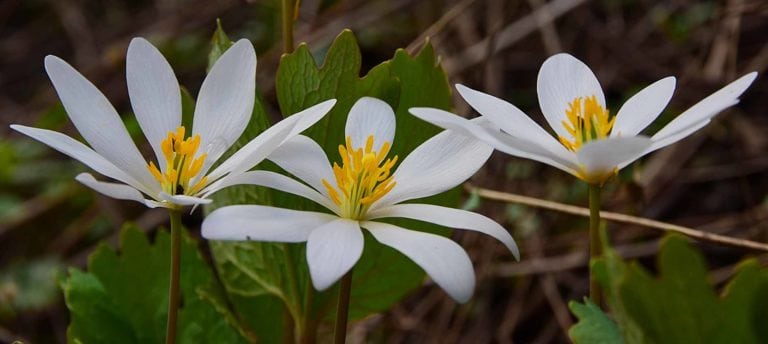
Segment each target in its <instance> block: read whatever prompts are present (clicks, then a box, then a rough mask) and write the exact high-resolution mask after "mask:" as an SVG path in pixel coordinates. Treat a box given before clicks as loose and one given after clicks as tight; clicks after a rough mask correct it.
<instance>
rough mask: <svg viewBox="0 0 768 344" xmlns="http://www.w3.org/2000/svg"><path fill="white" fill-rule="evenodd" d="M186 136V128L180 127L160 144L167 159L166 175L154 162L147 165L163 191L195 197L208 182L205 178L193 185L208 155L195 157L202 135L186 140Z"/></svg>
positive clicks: (169, 133)
mask: <svg viewBox="0 0 768 344" xmlns="http://www.w3.org/2000/svg"><path fill="white" fill-rule="evenodd" d="M184 134H185V129H184V127H178V128H176V131H175V132H174V131H170V132H168V136H167V137H166V138H165V140H163V142H161V143H160V148H161V149H162V151H163V157H165V173H163V172H161V171H160V169H159V168H157V166H156V165H155V163H154V162H152V161H150V162H149V164H148V165H147V168H148V169H149V172H150V173H152V176H153V177H155V179H156V180H157V182H158V183H160V185H161V186H162V188H163V191H164V192H166V193H168V194H170V195H193V194H195V193H196V192H197V191H200V189H201V188H202V187H203V186H205V184H206V182H207V177H203V178H200V179H199V180H197V181H196V182H194V184H192V182H193V180H194V178H195V177H196V176H197V175H198V174H199V173H200V170H202V168H203V163H204V162H205V157H206V154H200V156H198V157H195V155H196V154H197V149H198V148H200V135H195V136H193V137H190V138H184ZM190 184H192V185H190Z"/></svg>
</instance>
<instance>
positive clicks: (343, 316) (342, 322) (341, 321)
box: [333, 270, 352, 344]
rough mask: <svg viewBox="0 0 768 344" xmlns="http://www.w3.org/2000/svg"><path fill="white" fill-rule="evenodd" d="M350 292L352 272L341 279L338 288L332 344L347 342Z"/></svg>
mask: <svg viewBox="0 0 768 344" xmlns="http://www.w3.org/2000/svg"><path fill="white" fill-rule="evenodd" d="M351 290H352V270H349V272H347V274H346V275H344V277H342V278H341V286H340V288H339V303H338V304H337V306H336V328H335V332H334V334H333V342H334V343H336V344H344V343H345V342H346V340H347V317H348V314H349V295H350V291H351Z"/></svg>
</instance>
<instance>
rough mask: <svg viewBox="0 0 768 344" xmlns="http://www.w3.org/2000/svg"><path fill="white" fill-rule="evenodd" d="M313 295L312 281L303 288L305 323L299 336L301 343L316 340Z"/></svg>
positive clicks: (311, 343)
mask: <svg viewBox="0 0 768 344" xmlns="http://www.w3.org/2000/svg"><path fill="white" fill-rule="evenodd" d="M314 295H315V289H313V288H312V283H309V282H308V283H306V285H305V288H304V317H305V321H306V323H305V324H304V330H303V331H302V333H301V335H300V337H299V342H300V343H301V344H314V343H315V342H317V338H316V337H317V320H316V319H315V318H316V313H315V312H314V308H313V299H314Z"/></svg>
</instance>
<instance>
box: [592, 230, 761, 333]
mask: <svg viewBox="0 0 768 344" xmlns="http://www.w3.org/2000/svg"><path fill="white" fill-rule="evenodd" d="M606 251H607V253H606V255H605V257H604V258H603V259H600V260H598V261H596V262H595V263H594V264H593V270H594V272H595V274H596V275H597V278H598V280H599V281H600V283H601V285H602V286H603V288H604V289H606V294H607V299H608V304H609V306H610V307H611V309H612V311H613V313H614V315H615V317H616V320H617V322H618V323H619V326H620V328H621V331H622V335H623V336H624V339H625V340H626V341H627V343H759V342H761V338H768V328H766V326H764V325H765V324H764V321H765V319H766V317H768V270H766V269H761V268H760V266H759V265H758V264H757V262H756V261H754V260H747V261H745V262H743V263H742V264H741V265H740V267H739V268H738V271H737V273H736V275H735V276H734V277H733V278H732V279H731V280H730V282H729V283H728V284H727V285H726V287H725V289H724V291H723V292H722V294H721V295H719V296H718V294H717V293H716V292H715V290H714V289H713V288H712V286H711V285H710V284H709V282H708V280H707V270H706V265H705V262H704V259H703V257H702V255H701V254H700V253H699V252H698V251H696V250H695V249H694V248H692V247H691V246H690V244H689V243H688V242H687V241H686V239H684V238H682V237H680V236H677V235H672V236H669V237H667V238H665V239H664V241H663V243H662V247H661V252H660V254H659V257H658V270H659V276H658V277H654V276H653V275H652V274H651V273H649V272H648V271H646V270H645V269H644V268H643V267H642V266H640V265H639V264H637V263H629V264H628V263H625V262H624V261H623V260H622V259H621V258H620V257H619V256H618V255H617V254H616V253H615V252H613V251H612V250H610V249H608V250H606Z"/></svg>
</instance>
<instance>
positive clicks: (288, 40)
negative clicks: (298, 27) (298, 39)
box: [281, 0, 295, 54]
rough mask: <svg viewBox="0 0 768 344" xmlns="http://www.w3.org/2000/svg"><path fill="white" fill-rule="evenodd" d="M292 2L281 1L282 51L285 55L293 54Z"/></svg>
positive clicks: (288, 0)
mask: <svg viewBox="0 0 768 344" xmlns="http://www.w3.org/2000/svg"><path fill="white" fill-rule="evenodd" d="M293 1H294V0H282V1H281V3H282V6H281V7H282V8H281V9H282V14H283V51H284V52H285V53H286V54H287V53H291V52H293V11H294V10H295V9H294V2H293Z"/></svg>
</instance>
